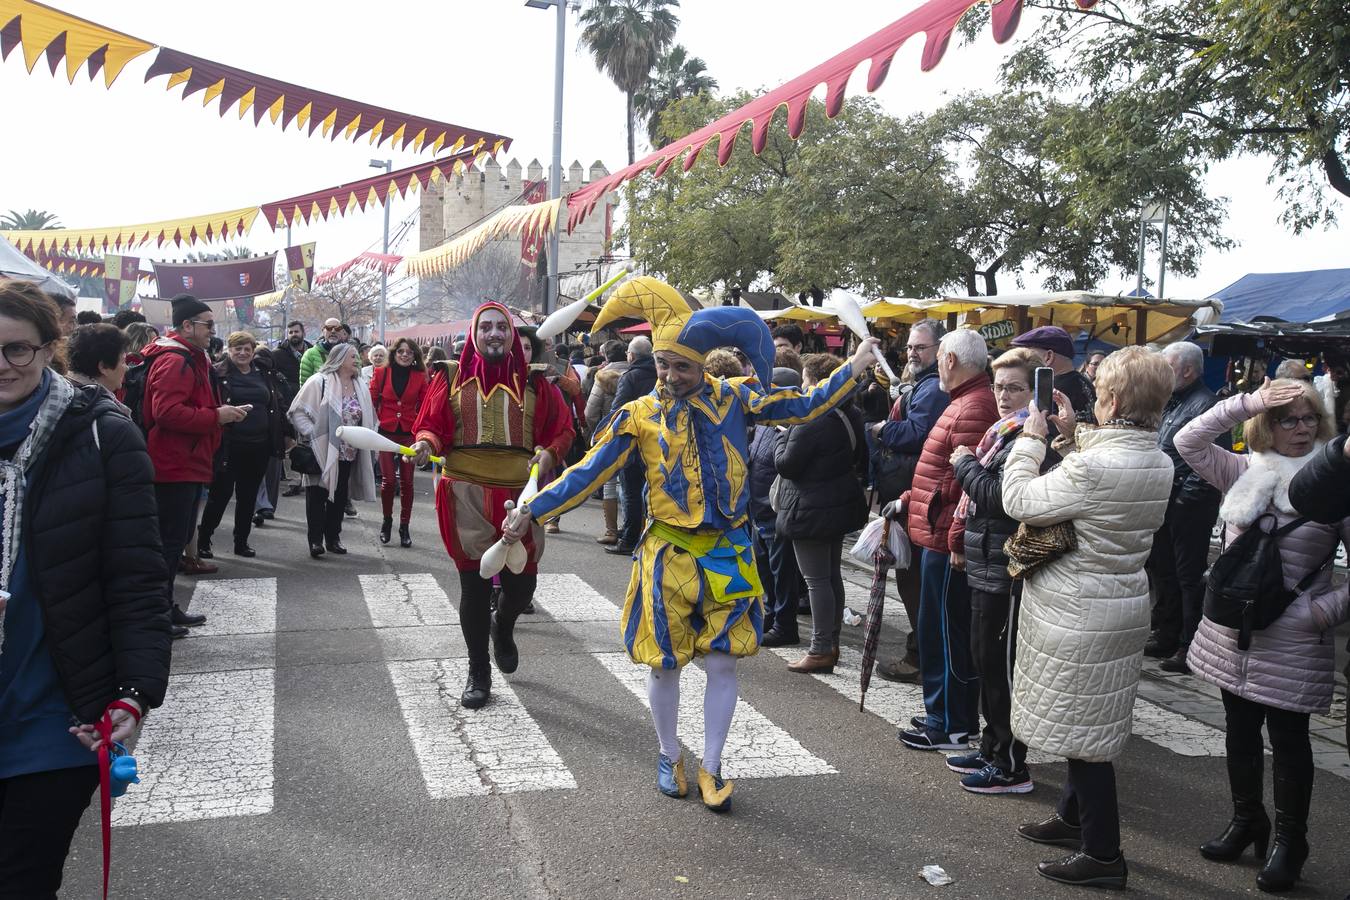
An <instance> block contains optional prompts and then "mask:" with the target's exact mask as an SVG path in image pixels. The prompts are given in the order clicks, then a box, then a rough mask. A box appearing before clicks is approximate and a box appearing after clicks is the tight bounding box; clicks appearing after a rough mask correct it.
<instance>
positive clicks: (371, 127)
mask: <svg viewBox="0 0 1350 900" xmlns="http://www.w3.org/2000/svg"><path fill="white" fill-rule="evenodd" d="M20 46H21V47H23V57H24V64H25V65H27V67H28V71H29V72H32V71H33V69H34V67H35V66H37V63H38V60H39V59H41V58H42V57H43V56H44V55H45V56H46V57H47V65H48V67H49V68H50V69H51V72H52V74H56V69H57V66H59V65H60V64H61V61H62V60H63V59H64V60H65V64H66V77H67V78H68V79H69V80H70V81H72V82H73V81H74V80H75V73H76V72H78V71H79V70H80V67H81V66H84V65H86V64H87V65H88V67H89V78H90V79H91V80H92V79H93V78H94V76H95V75H97V74H98V73H99V72H100V71H101V72H102V73H103V83H104V85H105V86H107V87H112V83H113V81H115V80H116V79H117V76H118V75H119V74H121V72H122V69H123V68H125V66H126V65H127V63H129V62H131V61H132V60H133V59H135V58H136V57H138V56H140V55H142V54H144V53H148V52H150V51H151V50H154V49H156V47H157V45H155V44H152V43H150V42H148V41H143V40H141V39H140V38H137V37H132V36H131V35H129V34H123V33H122V32H120V31H114V30H112V29H111V28H106V27H104V26H102V25H99V24H97V23H95V22H90V21H88V20H87V19H81V18H79V17H77V16H72V15H69V14H67V13H64V12H62V11H60V10H59V9H53V8H52V7H50V6H44V5H42V4H41V3H34V2H33V0H0V59H8V58H9V55H10V53H12V52H13V51H14V48H15V47H20ZM158 49H159V53H158V54H157V55H156V57H155V61H154V62H153V63H152V64H151V66H150V69H149V71H148V72H147V73H146V76H145V80H146V81H150V80H151V79H152V78H158V77H160V76H161V75H167V76H168V84H167V87H168V88H170V89H172V88H175V87H178V86H179V85H183V94H182V96H183V99H187V98H188V97H191V96H193V95H194V94H198V93H200V94H201V95H202V101H203V104H202V105H203V106H205V105H206V104H209V103H210V102H211V101H212V100H215V99H217V98H219V99H220V106H219V111H220V115H221V116H224V115H225V113H226V112H228V111H229V110H230V109H232V108H234V107H235V106H238V109H239V118H240V119H242V118H243V117H244V115H245V114H246V113H247V112H248V111H249V110H250V109H252V110H253V124H254V125H257V124H259V123H260V122H261V121H262V119H263V116H264V115H266V116H268V117H269V118H270V119H271V121H272V123H273V124H280V125H281V127H282V129H283V130H284V129H286V128H287V127H289V126H290V125H291V124H292V123H294V124H295V126H296V127H297V128H306V129H307V132H306V133H307V134H310V135H313V134H314V133H315V132H316V131H318V132H320V133H321V134H322V136H323V137H326V138H328V139H329V140H337V139H338V137H339V136H341V137H342V138H343V139H344V140H350V141H355V140H357V139H359V138H361V137H367V138H368V139H369V143H371V144H375V145H383V144H385V143H386V142H388V143H389V144H390V145H391V146H392V145H397V146H398V148H399V149H401V150H408V149H410V148H411V149H412V150H414V151H419V152H420V151H422V150H429V151H430V152H432V153H437V152H439V151H441V150H443V149H445V148H449V149H450V150H451V152H454V151H458V150H460V149H463V148H466V147H467V148H470V149H472V150H475V151H477V150H482V149H485V148H489V149H491V151H492V152H493V153H496V152H499V151H500V150H502V149H504V148H505V147H507V146H508V145H509V144H510V142H511V140H510V138H508V137H506V136H504V135H500V134H495V133H493V132H490V131H483V130H480V129H477V128H467V127H465V126H463V125H456V124H453V123H451V122H442V121H439V120H437V119H425V118H422V117H421V116H414V115H410V114H408V113H402V112H398V111H397V110H392V109H386V108H384V107H382V106H375V105H373V104H369V103H362V102H360V101H358V100H351V99H348V98H346V97H339V96H337V95H335V94H329V93H325V92H323V91H319V90H315V89H313V88H307V87H302V86H301V85H298V84H291V83H289V82H285V81H278V80H277V79H275V78H268V77H267V76H265V75H259V74H257V73H254V72H247V71H245V70H243V69H236V68H235V67H233V66H227V65H225V64H224V63H218V62H215V61H213V60H209V59H203V58H202V57H200V56H192V55H191V54H188V53H184V52H182V51H181V50H174V49H171V48H169V47H158Z"/></svg>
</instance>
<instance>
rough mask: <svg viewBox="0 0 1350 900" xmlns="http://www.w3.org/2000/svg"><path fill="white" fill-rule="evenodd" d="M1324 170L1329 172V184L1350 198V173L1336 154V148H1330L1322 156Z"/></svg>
mask: <svg viewBox="0 0 1350 900" xmlns="http://www.w3.org/2000/svg"><path fill="white" fill-rule="evenodd" d="M1322 168H1324V169H1326V172H1327V183H1328V184H1330V185H1331V187H1332V189H1334V190H1335V191H1336V192H1337V193H1340V194H1344V195H1345V196H1347V197H1350V173H1347V172H1346V170H1345V162H1344V160H1342V159H1341V158H1340V156H1339V155H1337V153H1336V148H1335V147H1328V148H1327V152H1326V153H1324V154H1322Z"/></svg>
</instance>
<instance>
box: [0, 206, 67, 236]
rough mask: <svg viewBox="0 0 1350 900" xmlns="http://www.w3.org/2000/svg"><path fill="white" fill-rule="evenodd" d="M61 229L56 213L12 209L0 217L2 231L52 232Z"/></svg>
mask: <svg viewBox="0 0 1350 900" xmlns="http://www.w3.org/2000/svg"><path fill="white" fill-rule="evenodd" d="M60 227H62V226H61V223H60V222H59V221H57V217H56V213H49V212H46V211H44V210H38V209H30V210H28V211H27V212H19V211H18V210H17V209H11V210H10V211H9V212H7V213H5V215H3V216H0V231H50V230H52V229H54V228H60Z"/></svg>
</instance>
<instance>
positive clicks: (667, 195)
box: [619, 94, 832, 290]
mask: <svg viewBox="0 0 1350 900" xmlns="http://www.w3.org/2000/svg"><path fill="white" fill-rule="evenodd" d="M748 100H749V95H748V94H740V95H738V96H734V97H727V98H723V99H714V98H712V97H710V96H708V95H707V94H699V95H697V96H694V97H690V98H686V99H684V100H680V101H677V102H676V103H674V104H672V105H671V106H670V107H669V108H668V109H667V110H666V111H665V112H664V113H663V114H662V116H661V128H662V129H663V131H664V132H665V133H667V134H686V133H688V132H690V131H695V130H697V129H698V128H701V127H702V126H703V125H705V124H707V123H708V122H711V121H713V120H714V119H717V118H718V117H720V116H722V115H725V114H726V113H728V112H730V111H731V110H732V109H734V108H736V107H737V106H740V105H741V104H743V103H745V102H747V101H748ZM810 116H811V121H810V124H809V125H808V126H807V131H808V132H814V131H816V130H824V129H829V128H831V127H832V126H831V125H830V124H829V123H828V122H827V121H826V119H825V116H824V113H823V111H822V110H821V109H820V108H819V107H817V106H813V107H812V109H811V112H810ZM716 152H717V145H716V142H713V143H711V144H709V145H708V146H707V147H705V148H704V149H703V153H702V157H703V158H702V161H701V162H700V163H699V164H697V165H695V166H694V167H693V168H692V169H690V170H689V171H688V172H687V173H685V174H683V175H679V174H676V173H675V172H672V173H671V174H670V175H668V176H667V177H664V178H641V179H638V180H637V181H635V182H632V183H630V185H629V187H628V188H627V192H628V203H627V206H628V210H629V213H628V220H627V223H626V224H625V226H624V228H623V230H622V231H621V232H620V235H619V240H620V241H623V240H625V239H626V240H628V241H630V242H631V249H632V253H633V255H634V256H636V257H638V258H639V259H641V260H642V261H643V262H644V264H646V265H647V266H648V267H649V268H650V269H651V270H652V271H654V272H657V273H660V274H662V275H663V276H665V277H666V278H667V279H668V280H670V281H671V282H672V283H674V284H677V285H679V286H681V287H684V288H689V289H692V288H698V287H704V288H713V287H715V286H718V285H725V286H728V287H740V288H744V289H747V290H749V289H753V288H756V287H760V286H767V285H768V284H770V283H772V280H773V278H772V276H773V274H774V272H775V271H776V270H777V268H778V266H779V254H778V248H779V241H778V239H777V238H776V237H775V235H774V221H775V217H776V216H777V206H776V198H777V196H778V195H779V194H780V193H781V190H782V187H783V184H784V183H785V182H786V181H787V180H788V179H789V178H790V177H792V175H793V173H794V172H795V171H796V170H797V163H798V159H799V158H800V156H801V153H802V145H801V144H800V143H798V142H797V141H794V140H792V139H791V138H789V137H788V136H787V130H786V128H785V127H784V126H782V125H781V123H780V124H776V125H775V126H774V127H773V128H771V129H770V131H769V137H768V143H767V145H766V146H765V148H764V152H763V153H762V154H761V155H759V156H755V155H754V154H752V153H751V152H750V142H749V140H748V138H746V137H744V136H743V137H742V138H741V139H740V140H739V141H737V144H736V151H735V152H734V153H733V154H732V157H731V160H730V161H729V162H728V164H727V165H726V166H722V167H719V166H717V164H716V162H715V161H714V159H713V157H714V156H715V154H716Z"/></svg>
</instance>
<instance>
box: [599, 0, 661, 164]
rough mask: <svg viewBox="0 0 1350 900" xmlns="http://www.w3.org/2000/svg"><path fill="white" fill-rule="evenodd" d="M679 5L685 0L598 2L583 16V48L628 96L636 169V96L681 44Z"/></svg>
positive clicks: (630, 140) (630, 147)
mask: <svg viewBox="0 0 1350 900" xmlns="http://www.w3.org/2000/svg"><path fill="white" fill-rule="evenodd" d="M679 5H680V2H679V0H594V2H593V3H592V4H591V5H590V6H589V7H588V8H587V9H586V11H585V12H583V13H582V14H581V24H582V26H583V28H582V31H581V44H582V46H584V47H585V48H586V49H587V50H589V51H590V52H591V55H592V56H594V57H595V65H596V68H598V69H599V70H600V71H601V72H604V73H605V74H606V75H608V76H609V79H610V80H611V81H613V82H614V84H615V85H616V86H617V87H618V88H619V90H621V91H623V93H624V99H625V103H626V110H625V111H626V113H627V121H628V163H629V164H630V165H631V164H632V163H633V160H634V158H635V154H634V140H633V132H634V119H633V98H634V97H635V96H636V94H637V93H638V91H640V90H642V89H643V87H645V86H646V84H647V80H648V79H649V78H650V77H651V72H652V69H653V68H654V67H655V66H656V62H657V60H658V59H660V57H661V54H662V53H663V52H664V51H665V49H666V48H667V47H669V46H670V44H671V42H672V41H674V40H675V29H676V28H677V27H678V26H679V24H680V20H679V18H678V17H677V16H676V15H675V13H674V12H673V11H672V10H671V7H678V6H679Z"/></svg>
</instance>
